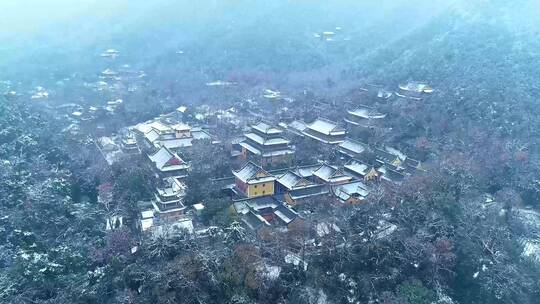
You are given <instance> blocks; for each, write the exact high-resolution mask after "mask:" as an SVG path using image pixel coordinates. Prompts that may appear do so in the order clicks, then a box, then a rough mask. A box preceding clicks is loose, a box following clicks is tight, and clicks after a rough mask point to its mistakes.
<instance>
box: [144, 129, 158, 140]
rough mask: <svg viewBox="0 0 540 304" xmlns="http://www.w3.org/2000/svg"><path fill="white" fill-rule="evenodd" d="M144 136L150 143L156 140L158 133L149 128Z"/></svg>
mask: <svg viewBox="0 0 540 304" xmlns="http://www.w3.org/2000/svg"><path fill="white" fill-rule="evenodd" d="M144 137H145V138H146V139H147V140H148V141H149V142H151V143H153V142H154V141H156V140H157V139H158V138H159V133H158V131H156V130H155V129H151V130H150V131H148V132H147V133H145V134H144Z"/></svg>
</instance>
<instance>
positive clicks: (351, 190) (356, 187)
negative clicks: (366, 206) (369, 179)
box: [336, 181, 370, 197]
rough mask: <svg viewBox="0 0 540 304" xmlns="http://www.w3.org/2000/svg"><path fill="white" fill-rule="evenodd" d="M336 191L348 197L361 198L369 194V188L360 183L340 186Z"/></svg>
mask: <svg viewBox="0 0 540 304" xmlns="http://www.w3.org/2000/svg"><path fill="white" fill-rule="evenodd" d="M336 189H338V190H339V191H342V192H343V193H346V194H348V195H350V196H361V197H366V196H368V195H369V192H370V188H369V187H368V186H367V185H366V184H364V183H363V182H361V181H356V182H352V183H347V184H342V185H340V186H339V187H337V188H336Z"/></svg>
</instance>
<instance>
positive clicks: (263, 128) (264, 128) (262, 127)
mask: <svg viewBox="0 0 540 304" xmlns="http://www.w3.org/2000/svg"><path fill="white" fill-rule="evenodd" d="M251 128H253V129H255V130H257V131H259V132H261V133H265V134H280V133H283V131H282V130H281V129H278V128H276V127H273V126H271V125H269V124H267V123H264V122H259V123H257V124H255V125H253V126H251Z"/></svg>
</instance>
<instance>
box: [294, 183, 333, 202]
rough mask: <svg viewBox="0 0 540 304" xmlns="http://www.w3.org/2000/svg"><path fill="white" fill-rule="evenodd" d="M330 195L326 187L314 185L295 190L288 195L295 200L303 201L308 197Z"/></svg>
mask: <svg viewBox="0 0 540 304" xmlns="http://www.w3.org/2000/svg"><path fill="white" fill-rule="evenodd" d="M328 193H330V191H329V190H328V188H327V187H326V186H325V185H314V186H312V187H307V188H300V189H294V190H292V191H290V192H289V193H288V195H289V196H290V197H291V198H292V199H293V200H298V199H303V198H307V197H313V196H320V195H326V194H328Z"/></svg>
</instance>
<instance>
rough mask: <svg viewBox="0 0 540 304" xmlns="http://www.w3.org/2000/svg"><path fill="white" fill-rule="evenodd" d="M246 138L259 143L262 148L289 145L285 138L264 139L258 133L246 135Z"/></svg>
mask: <svg viewBox="0 0 540 304" xmlns="http://www.w3.org/2000/svg"><path fill="white" fill-rule="evenodd" d="M245 136H246V138H248V139H251V140H252V141H254V142H256V143H258V144H259V145H262V146H271V145H283V144H288V143H289V141H288V140H286V139H285V138H283V137H277V138H264V137H262V136H260V135H259V134H256V133H247V134H245Z"/></svg>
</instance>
